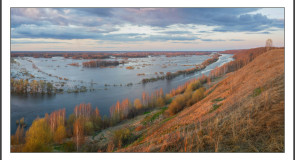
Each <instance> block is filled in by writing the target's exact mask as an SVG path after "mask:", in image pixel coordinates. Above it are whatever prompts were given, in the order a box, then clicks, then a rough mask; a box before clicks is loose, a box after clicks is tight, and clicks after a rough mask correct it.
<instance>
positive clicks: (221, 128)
mask: <svg viewBox="0 0 295 160" xmlns="http://www.w3.org/2000/svg"><path fill="white" fill-rule="evenodd" d="M272 50H273V49H269V48H268V50H267V51H268V52H267V53H265V52H266V50H265V49H261V48H257V49H251V50H243V51H241V53H240V52H239V53H237V54H235V60H234V61H232V62H229V63H226V64H224V65H223V66H220V67H217V68H215V69H214V70H212V71H211V73H210V75H209V76H205V75H202V76H201V77H199V78H197V79H196V78H195V79H191V80H189V81H187V82H186V83H185V84H183V85H180V86H178V87H177V88H175V89H172V90H171V91H170V92H169V93H167V94H164V93H163V89H162V88H161V89H158V90H155V91H154V92H153V93H150V94H149V93H146V92H143V93H142V95H141V97H140V98H139V97H138V98H136V99H135V100H134V101H131V100H129V99H128V98H126V99H124V100H123V101H122V102H120V101H117V103H116V104H115V105H114V106H112V107H111V108H110V116H109V117H108V116H103V117H101V115H100V111H99V110H98V108H97V107H96V108H95V109H93V108H92V106H91V104H84V103H81V104H80V105H77V106H76V107H75V109H74V111H73V113H72V114H71V115H70V116H69V117H66V116H65V109H61V110H58V111H55V112H52V113H51V114H50V115H48V114H45V116H44V117H43V118H36V119H35V120H34V122H33V124H32V125H31V126H30V127H29V128H28V130H27V131H26V132H25V129H24V125H22V124H24V123H23V120H22V123H21V122H20V121H19V123H18V128H17V130H16V132H15V134H14V135H12V136H11V145H12V146H11V149H12V152H22V151H24V152H48V151H56V152H59V151H61V152H73V151H77V152H84V151H88V152H89V151H91V152H93V151H95V152H96V151H99V152H114V151H118V152H244V151H248V152H259V151H264V152H282V151H284V133H283V131H284V130H283V129H284V123H283V122H284V120H283V119H284V117H282V115H283V113H284V108H283V107H282V106H283V104H284V101H283V100H282V99H283V98H282V96H283V94H284V93H283V88H284V86H283V85H284V84H283V81H284V76H283V73H282V75H281V74H279V73H276V77H273V79H270V80H265V79H263V80H264V81H262V82H261V83H260V82H259V83H258V84H255V85H256V86H251V84H253V81H254V80H252V79H254V78H255V77H254V78H253V73H252V70H257V68H256V67H257V65H256V64H255V65H251V64H252V63H251V62H252V61H254V60H256V59H258V60H260V61H259V63H263V62H262V61H261V57H259V55H261V54H272V55H271V56H269V57H271V58H272V57H273V56H278V55H275V54H273V53H272ZM279 51H280V53H279V54H281V50H279ZM130 55H134V54H130ZM130 55H129V56H130ZM269 57H268V58H269ZM213 58H214V59H213ZM259 58H260V59H259ZM281 59H283V58H281V57H279V60H281ZM217 60H218V55H216V56H213V57H212V58H211V59H209V60H208V61H205V62H203V63H204V64H203V63H202V64H201V65H202V66H203V67H204V66H205V67H206V66H207V65H209V64H211V63H213V62H215V61H217ZM258 60H257V61H258ZM279 60H278V63H275V65H280V66H281V61H279ZM255 63H258V62H255ZM264 63H267V62H264ZM247 67H248V68H247ZM251 67H252V68H251ZM244 68H246V69H247V70H246V69H244ZM265 68H267V67H264V68H262V69H265ZM275 69H276V68H275ZM271 71H273V70H271ZM230 72H234V74H227V73H230ZM171 74H172V73H171ZM166 76H167V75H166ZM170 76H171V75H170ZM248 76H249V77H248ZM251 76H252V77H251ZM267 76H269V77H270V75H267ZM172 77H173V76H172ZM260 77H261V76H260ZM244 80H245V81H244ZM11 83H12V85H14V86H13V90H15V92H20V93H24V92H32V93H34V92H40V91H42V90H46V89H47V88H46V87H45V88H42V86H43V85H41V84H39V83H38V82H34V83H33V82H28V81H26V82H24V81H15V80H13V81H12V82H11ZM31 83H32V84H31ZM248 83H249V84H248ZM24 84H26V85H24ZM42 84H43V83H42ZM240 85H242V87H239V86H240ZM24 86H26V87H24ZM243 87H244V88H243ZM246 87H249V89H248V88H246ZM241 88H242V89H241ZM31 90H32V91H31ZM270 93H272V94H270ZM249 106H250V107H249Z"/></svg>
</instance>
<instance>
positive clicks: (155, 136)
mask: <svg viewBox="0 0 295 160" xmlns="http://www.w3.org/2000/svg"><path fill="white" fill-rule="evenodd" d="M284 74H285V72H284V49H274V50H271V51H268V52H266V53H263V54H262V55H260V56H258V57H257V58H256V59H254V60H253V61H252V62H250V63H249V64H248V65H246V66H244V67H243V68H241V69H240V70H238V71H236V72H232V73H230V74H227V75H226V78H225V79H224V80H222V81H220V82H219V83H217V84H215V85H214V86H212V87H211V88H210V89H208V90H207V96H206V97H205V98H204V99H203V100H201V101H200V102H198V103H196V104H194V105H193V106H191V107H189V108H186V109H184V110H183V111H182V112H180V113H178V114H177V115H176V116H175V117H174V118H172V119H171V120H168V121H165V122H163V123H159V124H157V125H154V126H150V127H149V128H148V131H147V132H146V134H145V135H144V136H143V137H144V138H143V139H142V140H141V141H139V142H137V143H133V144H131V145H129V146H127V147H126V148H123V149H120V150H118V151H119V152H284V144H285V143H284V104H285V103H284V96H285V95H284V87H285V86H284V78H285V76H284ZM286 107H288V106H286ZM289 107H290V106H289Z"/></svg>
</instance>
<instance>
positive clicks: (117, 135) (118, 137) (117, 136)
mask: <svg viewBox="0 0 295 160" xmlns="http://www.w3.org/2000/svg"><path fill="white" fill-rule="evenodd" d="M131 140H132V133H131V131H130V130H129V129H128V128H124V129H120V130H116V131H115V132H114V136H113V143H114V145H115V146H116V147H118V148H120V147H123V146H125V145H127V144H129V143H131Z"/></svg>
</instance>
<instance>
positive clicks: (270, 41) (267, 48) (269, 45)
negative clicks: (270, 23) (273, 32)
mask: <svg viewBox="0 0 295 160" xmlns="http://www.w3.org/2000/svg"><path fill="white" fill-rule="evenodd" d="M272 47H273V45H272V39H267V40H266V43H265V48H266V50H267V51H268V50H270V49H271V48H272Z"/></svg>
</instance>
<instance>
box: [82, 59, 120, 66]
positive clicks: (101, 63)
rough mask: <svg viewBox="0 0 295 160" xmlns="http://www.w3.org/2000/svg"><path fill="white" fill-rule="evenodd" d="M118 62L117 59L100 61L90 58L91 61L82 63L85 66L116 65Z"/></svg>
mask: <svg viewBox="0 0 295 160" xmlns="http://www.w3.org/2000/svg"><path fill="white" fill-rule="evenodd" d="M122 63H123V62H122ZM119 64H120V63H119V61H102V60H92V61H88V62H83V63H82V65H83V67H86V68H97V67H108V66H118V65H119Z"/></svg>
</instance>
